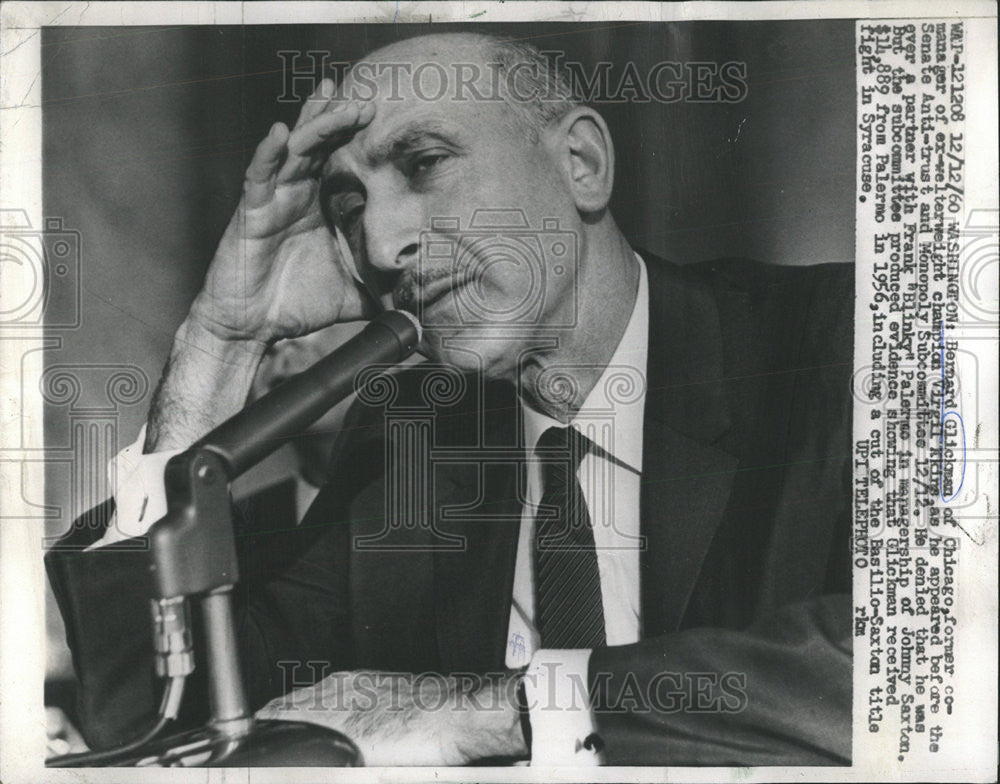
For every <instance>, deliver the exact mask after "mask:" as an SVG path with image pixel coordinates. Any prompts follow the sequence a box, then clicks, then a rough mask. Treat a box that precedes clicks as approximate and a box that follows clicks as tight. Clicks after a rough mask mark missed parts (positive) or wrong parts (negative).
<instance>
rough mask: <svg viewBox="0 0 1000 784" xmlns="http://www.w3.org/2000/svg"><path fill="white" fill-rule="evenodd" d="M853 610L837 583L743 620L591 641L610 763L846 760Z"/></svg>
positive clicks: (594, 689)
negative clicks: (620, 641)
mask: <svg viewBox="0 0 1000 784" xmlns="http://www.w3.org/2000/svg"><path fill="white" fill-rule="evenodd" d="M850 614H851V600H850V596H848V595H830V596H825V597H822V598H820V599H816V600H810V601H805V602H801V603H799V604H796V605H791V606H788V607H786V608H784V609H782V610H780V611H778V612H777V613H775V614H773V615H771V616H770V617H768V618H766V619H764V620H762V621H760V622H758V623H757V624H755V625H754V626H752V627H750V628H749V629H746V630H743V631H734V630H727V629H719V628H700V629H689V630H684V631H679V632H675V633H672V634H667V635H663V636H661V637H655V638H651V639H648V640H643V641H641V642H639V643H636V644H634V645H623V646H616V647H606V648H598V649H596V650H594V652H593V654H592V655H591V658H590V669H589V673H588V674H589V679H590V684H591V696H592V700H593V703H594V716H595V719H596V723H597V729H598V733H599V734H600V736H601V738H602V740H603V741H604V762H605V764H608V765H629V764H631V765H691V766H695V765H718V766H733V765H741V766H747V765H750V766H766V765H849V764H850V761H851V726H852V725H851V701H852V665H851V637H850V628H851V627H850Z"/></svg>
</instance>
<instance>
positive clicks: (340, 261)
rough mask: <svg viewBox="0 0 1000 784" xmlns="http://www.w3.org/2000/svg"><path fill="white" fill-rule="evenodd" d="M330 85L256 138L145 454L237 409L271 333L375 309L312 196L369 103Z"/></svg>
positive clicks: (304, 330) (179, 444)
mask: <svg viewBox="0 0 1000 784" xmlns="http://www.w3.org/2000/svg"><path fill="white" fill-rule="evenodd" d="M332 94H333V83H332V82H331V81H330V80H329V79H324V80H323V81H322V82H321V83H320V85H319V87H318V88H317V89H316V92H315V93H314V94H313V95H312V97H310V98H309V100H307V101H306V103H305V105H304V106H303V107H302V111H301V113H300V115H299V119H298V122H297V123H296V124H295V128H294V129H293V130H291V131H289V130H288V128H287V127H285V125H283V124H282V123H276V124H275V125H274V126H273V127H272V128H271V131H270V133H268V135H267V137H266V138H265V139H264V140H263V141H262V142H261V143H260V145H259V146H258V147H257V150H256V152H255V153H254V157H253V160H252V162H251V163H250V166H249V168H248V169H247V173H246V179H245V181H244V184H243V197H242V199H241V200H240V204H239V206H238V207H237V209H236V213H235V214H234V215H233V218H232V220H231V221H230V223H229V226H228V227H227V229H226V231H225V234H224V235H223V237H222V240H221V241H220V243H219V247H218V250H217V251H216V253H215V257H214V258H213V259H212V263H211V265H210V266H209V269H208V273H207V274H206V277H205V284H204V286H203V288H202V290H201V292H200V293H199V294H198V296H197V297H196V298H195V301H194V303H193V304H192V306H191V310H190V312H189V313H188V317H187V319H185V321H184V323H183V324H182V325H181V327H180V329H178V331H177V334H176V335H175V338H174V345H173V348H172V349H171V353H170V359H169V361H168V363H167V367H166V369H165V370H164V373H163V378H162V379H161V381H160V386H159V387H158V388H157V391H156V395H155V396H154V398H153V404H152V406H151V408H150V412H149V421H148V428H147V430H146V443H145V446H144V451H145V452H154V451H165V450H168V449H184V448H186V447H188V446H190V445H191V444H192V443H194V442H195V441H196V440H197V439H198V438H200V437H201V436H203V435H204V434H205V433H207V432H208V431H209V430H211V429H212V428H213V427H215V426H216V425H219V424H220V423H222V422H223V421H225V420H226V419H227V418H228V417H230V416H232V415H233V414H235V413H236V412H237V411H239V410H240V409H241V408H242V407H243V405H244V404H245V403H246V399H247V394H248V392H249V390H250V384H251V383H252V381H253V377H254V374H255V372H256V370H257V366H258V365H259V364H260V360H261V357H262V356H263V355H264V352H265V350H266V349H267V346H268V345H269V344H270V343H273V342H274V341H276V340H280V339H282V338H287V337H295V336H298V335H304V334H308V333H310V332H313V331H315V330H318V329H321V328H322V327H325V326H328V325H330V324H333V323H335V322H338V321H355V320H358V319H362V318H367V317H370V316H373V315H375V310H376V308H375V304H374V303H373V302H372V301H371V299H370V297H369V296H368V295H367V294H366V293H365V291H364V289H363V288H362V287H361V285H360V284H358V283H357V281H355V279H354V278H353V277H352V275H351V273H350V271H349V270H348V267H347V264H346V262H345V259H344V258H343V256H342V254H341V251H340V245H339V244H338V242H337V238H336V236H335V235H334V233H333V231H332V230H331V228H330V227H328V226H327V225H326V223H325V221H324V218H323V213H322V209H321V207H320V200H319V193H320V183H319V174H320V170H321V168H322V166H323V163H324V161H325V160H326V158H327V157H328V156H329V155H330V153H331V152H332V151H333V150H334V149H335V148H336V147H337V146H338V145H339V144H343V143H344V142H346V141H347V140H348V138H349V137H350V136H351V135H352V134H353V133H354V132H356V131H357V130H359V129H360V128H362V127H364V126H365V125H367V124H368V123H370V122H371V120H372V118H373V116H374V112H375V108H374V105H373V104H371V103H365V104H361V103H358V102H356V101H331V96H332Z"/></svg>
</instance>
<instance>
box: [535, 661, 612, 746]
mask: <svg viewBox="0 0 1000 784" xmlns="http://www.w3.org/2000/svg"><path fill="white" fill-rule="evenodd" d="M590 653H591V652H590V650H589V649H586V650H579V649H574V650H556V649H551V648H550V649H546V648H542V649H540V650H538V651H536V652H535V655H534V656H532V657H531V664H530V665H529V666H528V670H527V672H525V674H524V696H525V700H526V701H527V705H528V719H529V720H530V721H531V764H532V765H533V766H544V765H561V766H592V765H600V764H601V755H600V752H599V751H598V750H597V749H596V748H589V749H588V748H587V746H586V745H584V744H585V743H586V742H587V739H588V736H590V735H592V734H594V732H595V730H596V726H595V724H594V716H593V712H592V710H591V705H590V694H589V692H588V689H587V666H588V664H589V663H590ZM588 745H591V746H593V744H588Z"/></svg>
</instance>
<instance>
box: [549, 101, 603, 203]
mask: <svg viewBox="0 0 1000 784" xmlns="http://www.w3.org/2000/svg"><path fill="white" fill-rule="evenodd" d="M555 138H556V140H557V146H558V150H557V153H558V155H559V157H560V158H561V160H562V162H563V165H564V168H565V171H566V174H567V177H568V179H569V186H570V192H571V193H572V194H573V201H574V202H575V203H576V207H577V209H578V210H580V212H583V213H594V212H599V211H601V210H603V209H604V208H605V207H607V205H608V201H609V200H610V199H611V188H612V185H613V184H614V179H615V147H614V144H613V143H612V141H611V134H610V133H609V132H608V126H607V124H606V123H605V122H604V118H603V117H601V115H599V114H598V113H597V112H595V111H594V110H593V109H589V108H587V107H585V106H580V107H577V108H575V109H573V110H572V111H571V112H569V114H567V115H566V116H565V117H563V118H562V119H561V120H560V121H559V124H558V127H557V128H556V134H555Z"/></svg>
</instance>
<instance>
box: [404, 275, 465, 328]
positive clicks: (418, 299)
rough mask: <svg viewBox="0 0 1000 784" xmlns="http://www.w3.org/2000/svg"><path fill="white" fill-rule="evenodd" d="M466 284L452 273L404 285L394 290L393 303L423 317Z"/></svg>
mask: <svg viewBox="0 0 1000 784" xmlns="http://www.w3.org/2000/svg"><path fill="white" fill-rule="evenodd" d="M464 285H465V281H462V280H456V279H455V277H453V276H452V275H450V274H449V275H447V276H445V277H442V278H440V279H438V280H433V281H429V282H427V283H425V284H423V285H412V284H411V285H404V286H401V287H400V288H399V289H397V290H396V291H395V292H393V304H394V305H395V307H397V308H399V309H400V310H406V311H408V312H410V313H412V314H413V315H415V316H417V317H418V318H421V319H423V318H424V317H425V315H426V314H427V313H428V311H430V310H431V309H432V308H434V307H435V306H436V305H438V304H439V303H441V302H443V301H444V300H446V299H447V298H448V297H449V296H450V295H451V294H453V293H455V292H456V291H457V290H458V289H460V288H461V287H462V286H464Z"/></svg>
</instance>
